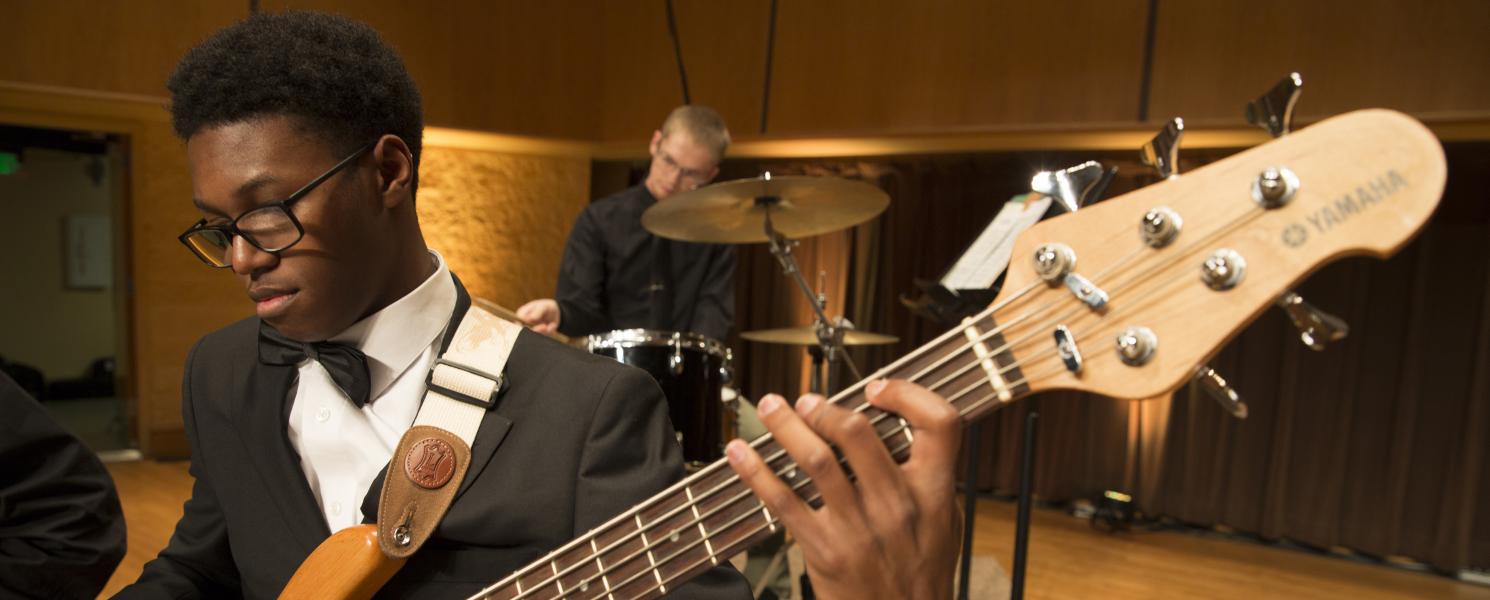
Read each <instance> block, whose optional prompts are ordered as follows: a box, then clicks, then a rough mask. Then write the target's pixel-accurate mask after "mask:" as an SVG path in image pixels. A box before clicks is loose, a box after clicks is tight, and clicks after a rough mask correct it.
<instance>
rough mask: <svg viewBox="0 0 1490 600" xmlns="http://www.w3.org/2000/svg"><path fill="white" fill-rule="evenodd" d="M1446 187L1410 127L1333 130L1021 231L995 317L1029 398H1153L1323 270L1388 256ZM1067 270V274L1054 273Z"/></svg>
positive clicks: (1406, 120) (1370, 115)
mask: <svg viewBox="0 0 1490 600" xmlns="http://www.w3.org/2000/svg"><path fill="white" fill-rule="evenodd" d="M1445 178H1446V166H1445V162H1444V156H1443V149H1442V146H1441V145H1440V144H1439V141H1438V140H1437V138H1435V137H1434V136H1433V134H1432V133H1430V132H1429V131H1428V129H1427V128H1426V127H1424V126H1423V125H1422V124H1421V123H1418V122H1417V121H1416V120H1414V119H1412V118H1411V117H1408V116H1406V115H1403V114H1401V113H1397V112H1394V111H1389V110H1362V111H1356V112H1352V113H1348V114H1345V115H1341V116H1338V117H1334V118H1331V119H1328V120H1326V121H1322V122H1320V123H1317V124H1315V125H1313V126H1311V127H1308V128H1306V129H1302V130H1300V131H1298V132H1296V133H1293V134H1291V135H1288V136H1286V137H1283V138H1280V139H1277V140H1274V141H1271V142H1268V143H1266V144H1263V145H1261V146H1258V147H1255V148H1252V149H1249V150H1246V151H1244V152H1241V153H1238V154H1236V155H1234V156H1231V157H1228V158H1226V159H1224V160H1221V161H1218V162H1216V163H1213V164H1210V165H1207V166H1205V167H1203V168H1200V169H1197V170H1195V171H1193V172H1190V173H1187V174H1185V175H1183V176H1179V177H1176V178H1172V179H1170V180H1168V181H1164V182H1162V183H1159V184H1155V185H1152V186H1149V187H1146V188H1143V189H1140V190H1137V191H1134V192H1131V193H1128V194H1125V195H1123V196H1121V197H1118V198H1113V199H1111V200H1107V201H1104V202H1102V203H1100V204H1096V205H1094V206H1091V207H1088V208H1085V209H1082V210H1080V211H1079V212H1076V213H1072V214H1068V215H1063V216H1060V217H1057V218H1054V219H1050V220H1048V221H1045V222H1043V223H1040V224H1038V225H1036V226H1034V227H1032V228H1030V229H1029V230H1027V231H1026V232H1024V234H1023V235H1022V236H1021V237H1020V239H1019V240H1018V242H1017V243H1016V244H1015V247H1014V253H1013V257H1014V258H1013V260H1012V261H1011V263H1010V266H1009V272H1008V276H1007V279H1006V281H1005V283H1004V286H1003V290H1004V291H1003V293H1002V294H1001V296H1000V298H999V300H998V301H996V302H995V305H994V306H995V307H996V308H995V311H994V318H995V320H996V321H997V322H998V323H1000V324H1001V325H1002V326H1003V327H1004V330H1003V334H1002V335H1003V339H1004V340H1006V341H1007V343H1008V344H1009V346H1008V348H1009V351H1010V353H1011V354H1012V355H1013V357H1014V359H1015V360H1017V361H1018V362H1019V363H1020V371H1021V372H1022V374H1023V377H1024V378H1025V380H1026V382H1027V383H1028V385H1029V387H1030V390H1031V391H1039V390H1043V389H1075V390H1085V391H1090V392H1095V393H1099V394H1104V395H1107V396H1113V397H1118V398H1135V399H1136V398H1146V397H1151V396H1155V395H1159V394H1162V393H1165V392H1168V391H1170V390H1172V389H1174V388H1175V387H1177V386H1179V385H1181V384H1182V383H1184V382H1185V381H1186V380H1188V379H1189V378H1190V377H1191V375H1192V373H1193V372H1194V369H1195V368H1196V366H1197V365H1200V364H1201V363H1203V362H1204V361H1205V360H1206V359H1207V358H1208V357H1209V356H1211V355H1212V354H1214V353H1215V352H1216V351H1217V350H1218V349H1219V348H1220V347H1221V346H1222V345H1224V344H1225V343H1226V342H1227V341H1228V340H1230V339H1231V338H1232V337H1234V336H1236V335H1237V333H1238V332H1240V331H1241V329H1242V328H1243V327H1244V326H1245V325H1246V324H1247V323H1249V322H1251V321H1252V320H1253V319H1255V318H1256V317H1257V316H1258V314H1260V313H1261V312H1262V311H1263V310H1265V309H1266V308H1268V307H1269V306H1270V305H1272V304H1273V303H1274V301H1276V300H1277V298H1278V297H1279V296H1280V295H1281V294H1283V293H1284V292H1285V291H1286V290H1288V289H1289V288H1290V287H1291V286H1293V285H1294V284H1296V283H1297V282H1299V281H1300V280H1302V279H1304V278H1305V277H1307V276H1308V275H1309V274H1310V273H1312V272H1314V271H1315V270H1317V269H1319V268H1320V267H1321V266H1323V265H1324V264H1326V263H1328V262H1331V261H1333V260H1336V259H1339V258H1342V257H1346V256H1353V255H1370V256H1376V257H1383V258H1384V257H1386V256H1389V255H1391V254H1393V253H1395V252H1396V251H1397V250H1398V249H1400V248H1401V247H1402V246H1403V245H1405V244H1406V243H1407V241H1408V240H1409V239H1411V237H1412V236H1413V234H1415V233H1416V232H1417V231H1418V230H1419V229H1421V228H1422V227H1423V225H1424V224H1426V223H1427V221H1428V218H1429V216H1430V215H1432V213H1433V210H1434V208H1436V207H1437V205H1438V201H1439V198H1440V197H1441V196H1442V194H1443V187H1444V180H1445ZM1155 216H1157V217H1158V218H1154V217H1155ZM1146 218H1147V219H1148V220H1149V221H1150V223H1149V225H1148V231H1147V233H1145V231H1144V223H1145V219H1146ZM1171 226H1177V227H1178V232H1177V233H1176V234H1174V236H1173V238H1172V239H1170V240H1168V241H1167V243H1164V242H1161V240H1163V238H1165V236H1166V232H1167V231H1168V229H1167V228H1168V227H1171ZM1068 250H1069V252H1068ZM1037 254H1038V255H1040V257H1041V258H1043V259H1044V260H1043V262H1042V261H1041V260H1039V259H1037V258H1036V257H1037ZM1072 257H1074V266H1073V267H1072V268H1070V269H1069V274H1074V275H1076V276H1077V277H1071V276H1068V274H1067V273H1066V272H1062V269H1061V268H1060V267H1061V263H1062V262H1063V261H1065V260H1066V259H1068V258H1072ZM1041 273H1044V275H1045V277H1042V274H1041ZM1104 294H1105V296H1106V297H1105V300H1104V299H1102V298H1101V296H1102V295H1104ZM1099 305H1100V306H1099ZM1059 327H1064V330H1065V332H1067V333H1065V334H1060V333H1057V331H1058V328H1059ZM1062 335H1065V336H1066V337H1068V338H1069V339H1070V343H1069V344H1066V345H1064V347H1063V345H1062V344H1060V343H1058V340H1059V339H1060V338H1061V337H1062ZM1150 338H1151V339H1150ZM1120 339H1121V343H1120V341H1119V340H1120ZM1150 341H1151V342H1152V346H1151V348H1147V347H1146V346H1147V344H1148V343H1149V342H1150ZM1120 345H1122V346H1124V348H1125V350H1126V354H1124V349H1120ZM1073 346H1074V350H1075V351H1077V352H1079V355H1080V359H1079V363H1080V369H1079V370H1078V371H1073V370H1072V369H1071V368H1070V367H1069V366H1068V364H1069V363H1070V362H1071V361H1070V360H1069V359H1070V358H1071V356H1070V354H1071V350H1072V349H1073V348H1072V347H1073ZM1146 349H1150V350H1151V352H1147V356H1144V355H1145V354H1146V352H1145V350H1146Z"/></svg>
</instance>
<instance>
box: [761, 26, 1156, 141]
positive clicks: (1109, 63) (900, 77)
mask: <svg viewBox="0 0 1490 600" xmlns="http://www.w3.org/2000/svg"><path fill="white" fill-rule="evenodd" d="M1147 4H1148V3H1147V2H1143V1H1142V0H1082V1H1080V2H1070V3H1066V2H1063V3H1045V2H1021V3H991V2H960V1H953V0H929V1H927V2H898V1H895V0H853V1H846V0H836V1H823V2H784V3H782V4H781V5H780V14H779V15H778V19H779V20H778V23H777V38H776V49H775V61H774V62H775V68H774V71H775V73H774V77H773V82H772V93H771V107H770V113H771V116H770V127H769V132H770V133H773V134H805V133H842V132H856V133H862V132H876V133H879V132H906V131H925V130H947V129H961V128H970V127H975V128H991V127H1007V126H1012V125H1031V124H1042V125H1044V124H1067V123H1087V124H1091V123H1104V122H1115V121H1132V120H1135V119H1136V118H1137V113H1138V91H1139V78H1140V77H1139V75H1140V70H1141V69H1140V66H1141V57H1142V53H1143V31H1144V20H1145V17H1146V15H1147Z"/></svg>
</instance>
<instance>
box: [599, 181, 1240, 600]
mask: <svg viewBox="0 0 1490 600" xmlns="http://www.w3.org/2000/svg"><path fill="white" fill-rule="evenodd" d="M1257 214H1260V213H1257ZM1255 216H1256V214H1253V211H1251V210H1248V211H1246V212H1244V213H1243V214H1242V215H1239V216H1238V218H1237V219H1235V220H1233V221H1231V222H1230V223H1227V224H1226V225H1223V226H1222V227H1219V228H1217V229H1216V230H1215V231H1213V232H1212V233H1210V234H1208V235H1206V236H1203V237H1202V238H1201V239H1198V240H1195V241H1194V242H1192V243H1190V244H1189V245H1188V246H1186V247H1185V248H1184V250H1182V251H1180V252H1178V253H1176V256H1175V257H1174V258H1172V259H1170V260H1168V261H1165V262H1164V263H1162V264H1160V265H1158V266H1155V267H1152V268H1149V269H1147V270H1145V271H1142V272H1140V273H1138V274H1137V275H1135V276H1133V277H1131V278H1129V279H1128V280H1126V281H1124V282H1121V283H1119V284H1117V285H1116V286H1113V289H1115V290H1117V289H1127V287H1128V286H1129V285H1130V284H1132V283H1135V282H1138V281H1140V280H1142V279H1145V278H1147V277H1148V276H1150V275H1152V274H1155V273H1158V272H1161V271H1163V270H1165V269H1168V268H1170V267H1172V266H1174V264H1176V262H1177V261H1178V260H1182V259H1183V257H1185V256H1188V255H1190V254H1191V253H1192V252H1194V250H1195V249H1196V248H1198V247H1199V246H1201V245H1204V244H1206V243H1208V242H1209V241H1210V240H1211V239H1212V238H1214V237H1217V236H1220V235H1224V234H1226V233H1228V232H1229V231H1231V230H1232V229H1235V228H1236V227H1240V226H1241V225H1244V224H1246V223H1248V222H1250V221H1251V220H1252V219H1253V218H1255ZM1143 250H1144V248H1140V249H1139V252H1141V251H1143ZM1134 255H1136V252H1135V253H1130V254H1129V256H1130V257H1131V256H1134ZM1123 262H1126V260H1121V261H1119V263H1123ZM1115 266H1116V265H1114V267H1109V268H1108V269H1106V270H1104V271H1103V272H1102V273H1101V274H1100V275H1098V276H1094V278H1095V277H1103V276H1105V275H1106V274H1107V273H1110V272H1111V271H1112V270H1113V269H1114V268H1115ZM1177 281H1180V278H1175V279H1171V280H1170V281H1168V282H1166V283H1165V284H1162V285H1161V286H1160V288H1159V289H1162V288H1163V287H1167V286H1168V285H1172V284H1173V283H1175V282H1177ZM1153 293H1156V292H1155V291H1153V290H1151V291H1149V292H1148V293H1145V294H1143V295H1141V296H1139V298H1138V300H1142V299H1146V298H1147V297H1148V296H1151V295H1152V294H1153ZM1047 306H1049V305H1047ZM1043 308H1044V307H1042V308H1040V309H1036V311H1035V312H1040V311H1042V310H1043ZM1081 312H1084V311H1082V310H1081V309H1080V308H1077V309H1076V311H1074V313H1067V314H1066V315H1063V316H1062V318H1061V319H1060V320H1064V319H1065V318H1067V317H1070V316H1072V314H1079V313H1081ZM1120 312H1122V310H1121V309H1118V310H1115V311H1110V312H1109V313H1108V314H1106V315H1103V316H1104V317H1105V316H1111V315H1114V314H1118V313H1120ZM1028 316H1030V314H1026V315H1022V316H1021V317H1020V319H1023V318H1026V317H1028ZM1012 325H1013V323H1012V322H1011V323H1007V324H1006V325H1005V327H1008V326H1012ZM1037 332H1038V330H1036V333H1037ZM990 336H991V334H990V335H985V336H983V339H987V337H990ZM1028 337H1029V335H1026V336H1025V338H1026V339H1027V338H1028ZM1020 343H1021V340H1015V341H1011V342H1010V343H1008V344H1006V345H1005V346H1004V347H1002V348H1000V349H999V350H995V351H993V352H992V353H991V354H992V355H994V356H997V355H999V354H1002V353H1003V352H1004V351H1005V350H1008V349H1010V348H1012V347H1016V346H1018V345H1019V344H1020ZM971 346H972V343H969V344H967V345H964V346H963V347H962V348H960V349H959V351H958V353H959V354H960V352H961V351H962V350H965V349H967V348H969V347H971ZM1052 351H1054V348H1053V347H1047V349H1046V350H1045V351H1042V352H1038V353H1036V355H1033V356H1027V357H1024V358H1022V359H1021V360H1018V361H1013V362H1012V363H1011V364H1010V365H1008V366H1006V367H1004V368H1002V369H1000V370H999V373H1000V374H1002V373H1005V372H1007V371H1009V370H1012V369H1014V368H1018V367H1019V366H1021V365H1028V364H1031V363H1033V362H1034V361H1036V360H1039V359H1040V358H1041V357H1043V356H1044V355H1045V354H1048V353H1049V352H1052ZM949 359H950V357H949V358H944V359H943V360H941V361H938V362H937V363H935V364H934V365H933V366H931V367H928V368H927V369H923V370H922V371H921V372H920V373H918V374H917V376H920V375H924V374H926V373H927V372H929V371H931V370H934V369H936V368H939V366H940V365H942V364H945V362H946V361H947V360H949ZM978 363H979V361H976V360H975V361H973V362H971V363H970V364H968V365H965V366H964V367H962V368H961V369H959V370H957V371H956V372H954V373H952V374H949V375H947V376H945V377H943V378H942V380H940V381H939V382H937V384H933V386H931V389H933V390H936V389H938V388H940V387H941V386H942V385H945V384H947V383H949V382H950V381H953V380H955V379H956V378H958V377H960V376H962V375H963V374H965V373H966V372H968V371H969V370H971V369H972V368H973V367H976V366H977V365H978ZM1054 372H1055V373H1059V372H1060V370H1059V369H1057V370H1055V371H1054ZM913 380H914V379H913ZM1027 381H1028V380H1027V379H1026V380H1022V381H1020V382H1016V383H1014V384H1011V385H1010V387H1017V386H1018V385H1019V384H1020V383H1025V382H1027ZM981 385H982V382H981V381H980V382H979V383H975V384H974V385H973V386H972V387H970V388H968V389H966V390H963V392H961V393H959V394H958V396H956V397H960V396H961V395H963V394H965V393H966V392H967V391H970V390H971V389H975V388H977V387H980V386H981ZM956 397H954V400H955V398H956ZM866 406H868V405H867V404H865V405H860V406H859V407H857V408H856V409H855V412H858V411H859V410H860V409H863V408H865V407H866ZM888 415H889V413H881V414H880V415H878V416H877V417H876V418H875V419H873V420H872V421H871V424H878V423H879V422H880V421H881V420H882V419H883V418H885V417H887V416H888ZM898 430H899V428H897V429H896V430H892V435H893V434H894V433H896V432H898ZM782 453H783V450H778V451H777V452H776V453H775V454H773V455H772V456H771V457H770V458H767V459H766V461H767V464H769V463H770V462H771V461H774V460H775V459H777V458H779V457H780V455H781V454H782ZM795 468H796V466H795V465H793V464H791V463H788V465H787V466H786V467H785V468H784V469H785V470H783V471H780V472H778V473H777V474H778V475H780V474H781V473H785V472H790V471H792V470H794V469H795ZM740 497H741V496H737V497H736V498H732V499H730V500H729V501H726V502H725V503H724V504H723V505H721V506H720V507H718V509H722V508H724V507H727V506H730V505H732V504H733V502H735V501H736V500H738V499H739V498H740ZM714 512H717V509H716V510H715V511H711V516H712V513H714ZM701 520H702V519H701V518H700V519H696V520H695V522H694V523H689V524H686V525H684V526H693V525H696V524H697V522H699V521H701ZM728 526H729V525H726V527H728ZM695 545H696V544H695ZM689 549H691V548H685V549H684V550H683V551H684V552H686V551H688V550H689ZM675 554H677V553H675ZM637 556H639V553H638V554H637V555H634V556H632V557H626V558H623V559H622V560H621V561H620V562H619V563H617V564H618V565H624V564H626V563H627V562H629V561H630V560H633V559H634V558H636V557H637ZM671 558H672V557H666V558H664V559H663V562H666V561H667V560H670V559H671ZM626 583H627V582H623V583H622V584H620V586H624V585H625V584H626Z"/></svg>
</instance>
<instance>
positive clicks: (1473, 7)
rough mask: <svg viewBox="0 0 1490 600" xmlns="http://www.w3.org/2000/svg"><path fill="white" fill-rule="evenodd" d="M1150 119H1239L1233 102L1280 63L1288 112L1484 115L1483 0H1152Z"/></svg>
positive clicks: (1251, 92) (1239, 102)
mask: <svg viewBox="0 0 1490 600" xmlns="http://www.w3.org/2000/svg"><path fill="white" fill-rule="evenodd" d="M1159 7H1160V9H1159V20H1158V28H1157V31H1156V35H1155V39H1154V75H1153V77H1154V83H1153V91H1152V93H1153V102H1152V104H1151V105H1150V111H1149V114H1150V115H1151V116H1152V117H1153V118H1155V119H1161V120H1162V119H1167V118H1169V117H1172V116H1183V117H1185V119H1186V121H1188V122H1191V123H1192V124H1193V123H1202V124H1216V123H1224V124H1236V123H1241V122H1242V121H1243V117H1242V113H1243V108H1242V107H1243V106H1245V104H1246V102H1247V101H1248V100H1251V99H1252V98H1254V97H1256V96H1257V95H1258V94H1260V93H1262V91H1263V90H1265V89H1267V88H1268V87H1269V86H1271V85H1273V84H1274V83H1276V82H1277V81H1278V80H1279V79H1281V78H1282V77H1283V75H1285V74H1286V73H1288V72H1289V71H1298V72H1300V73H1301V74H1302V75H1303V77H1304V90H1305V91H1304V94H1303V96H1302V98H1301V99H1300V100H1299V104H1298V109H1297V110H1298V117H1300V118H1304V119H1317V118H1323V117H1326V116H1329V115H1333V114H1338V113H1342V112H1345V111H1349V110H1355V109H1359V108H1368V107H1386V108H1394V109H1397V110H1401V111H1404V112H1408V113H1412V114H1415V115H1418V116H1419V117H1420V118H1421V117H1434V116H1457V115H1465V114H1471V115H1477V116H1480V117H1484V116H1486V115H1490V68H1487V67H1490V35H1487V34H1486V33H1487V32H1490V2H1483V1H1480V0H1439V1H1435V2H1408V1H1397V0H1314V1H1311V2H1293V1H1289V0H1226V1H1224V2H1216V1H1211V2H1184V1H1176V0H1160V1H1159Z"/></svg>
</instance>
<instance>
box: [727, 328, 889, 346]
mask: <svg viewBox="0 0 1490 600" xmlns="http://www.w3.org/2000/svg"><path fill="white" fill-rule="evenodd" d="M740 337H742V338H745V339H747V340H750V341H752V342H765V343H767V344H791V345H794V346H816V345H817V330H815V329H813V328H812V326H811V325H809V326H807V327H787V328H784V329H757V330H755V331H747V332H745V333H742V334H740ZM898 341H900V338H898V337H895V336H893V335H885V334H882V333H869V332H868V331H856V330H853V329H850V330H848V331H845V332H843V345H845V346H878V345H881V344H893V343H895V342H898Z"/></svg>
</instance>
